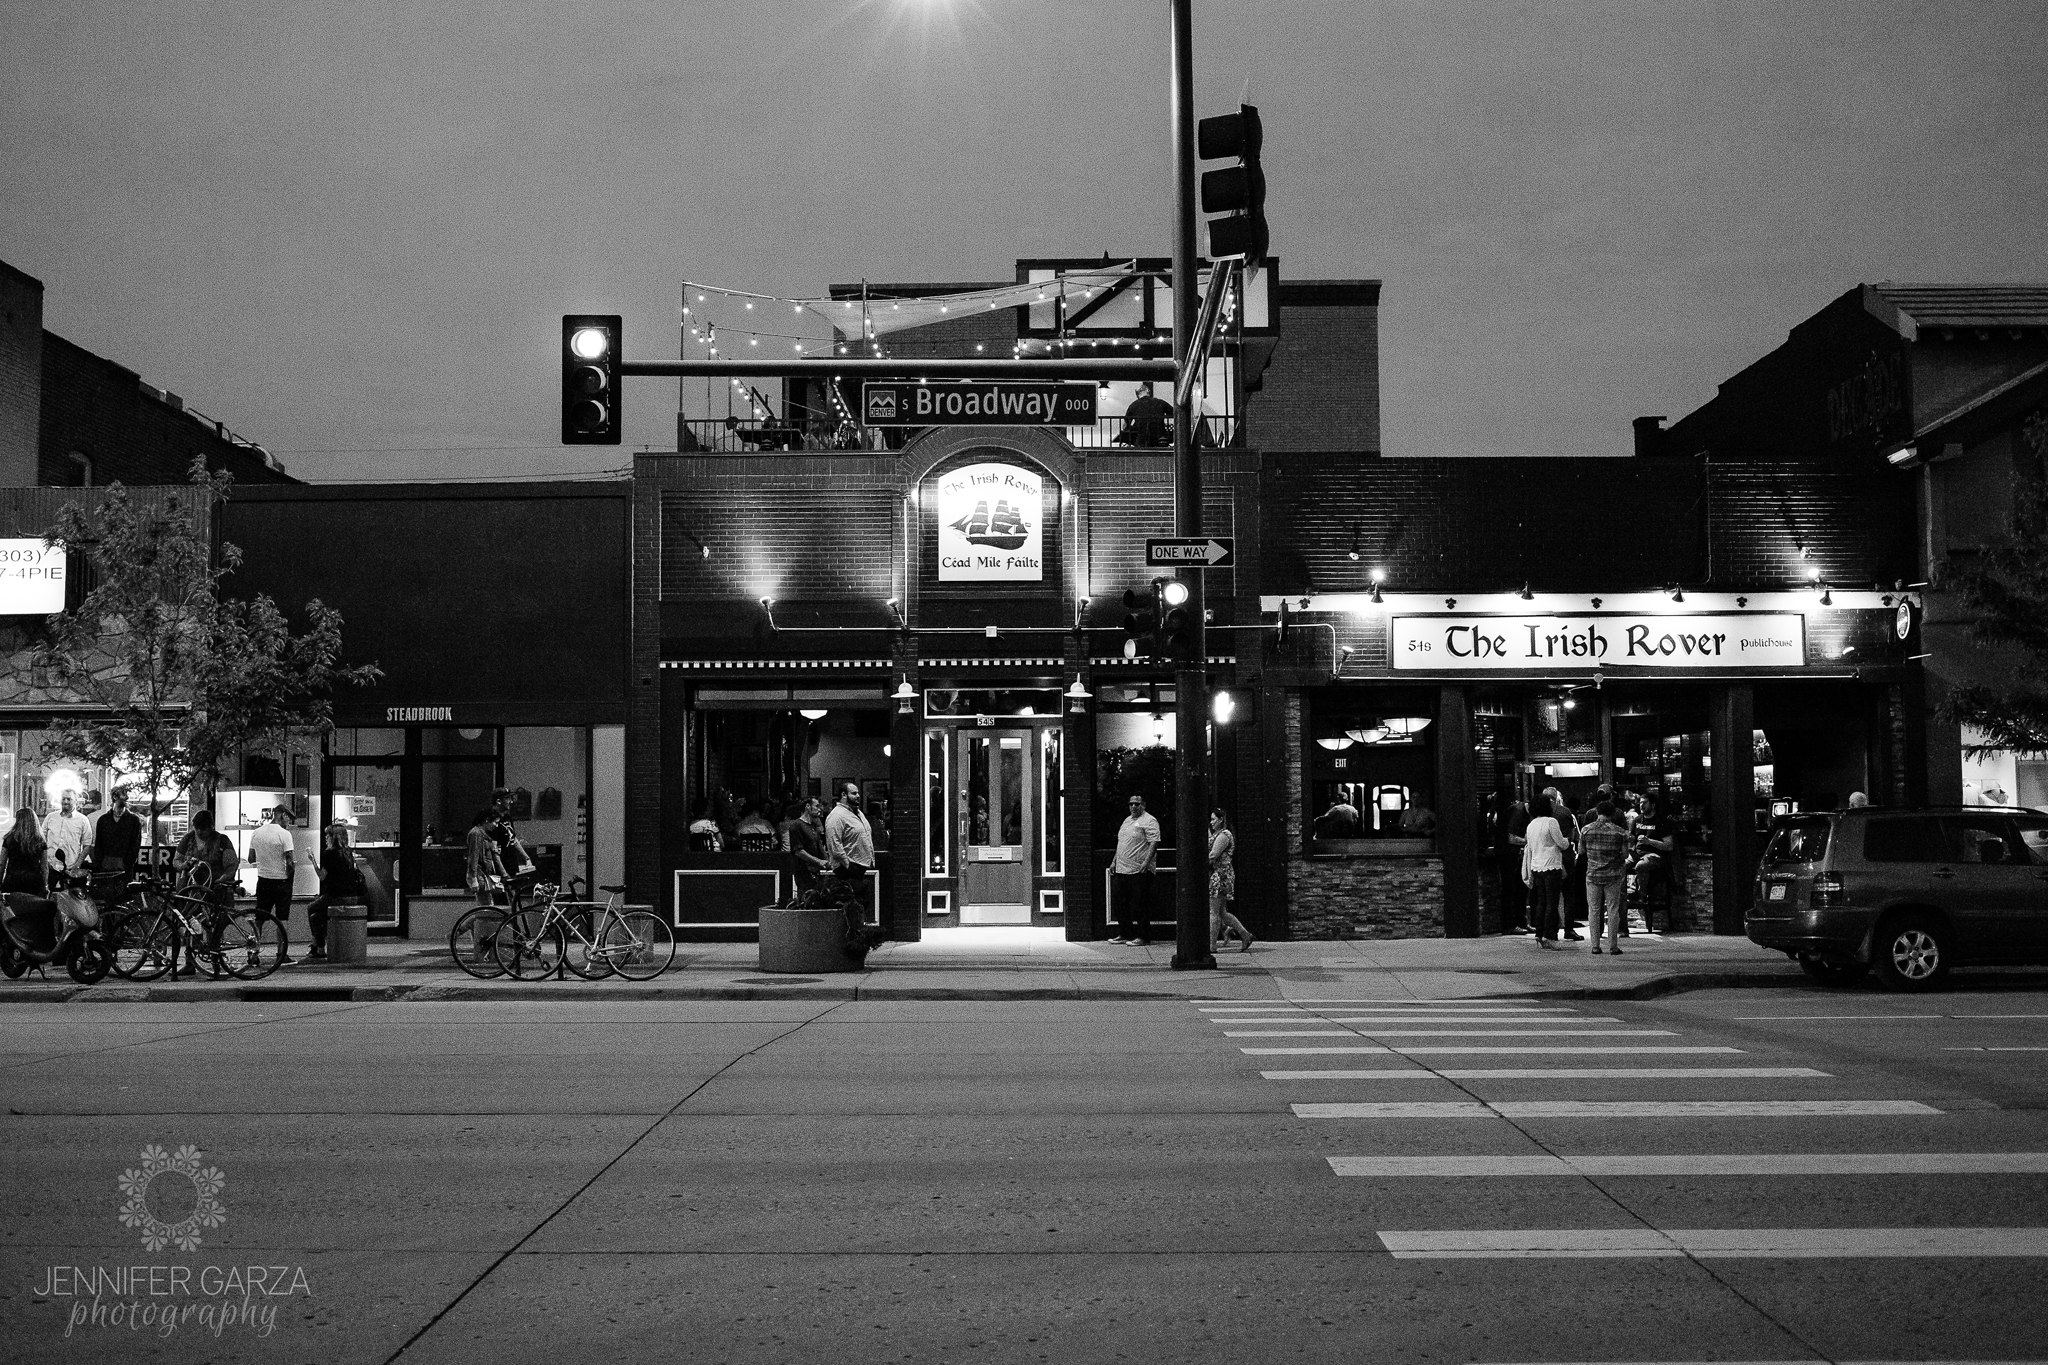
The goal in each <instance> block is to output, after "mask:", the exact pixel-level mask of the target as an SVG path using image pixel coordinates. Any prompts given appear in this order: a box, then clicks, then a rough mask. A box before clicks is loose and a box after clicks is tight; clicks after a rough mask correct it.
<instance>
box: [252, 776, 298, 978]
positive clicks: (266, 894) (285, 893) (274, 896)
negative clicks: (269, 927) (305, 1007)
mask: <svg viewBox="0 0 2048 1365" xmlns="http://www.w3.org/2000/svg"><path fill="white" fill-rule="evenodd" d="M263 815H264V822H263V824H262V825H260V826H258V827H257V830H256V832H255V833H254V834H252V835H250V836H249V861H250V862H252V863H254V864H256V917H257V918H258V919H261V918H263V916H265V915H268V916H270V917H271V918H273V919H275V920H276V921H277V923H278V928H279V929H280V930H282V929H283V928H284V927H285V925H286V924H287V923H288V922H289V921H290V919H291V913H292V830H291V824H292V813H291V812H290V811H288V810H286V809H285V808H284V807H283V806H279V807H278V808H277V809H276V810H275V811H265V812H264V813H263ZM292 961H293V959H292V956H291V953H290V952H289V950H287V951H285V952H282V953H280V954H279V955H278V959H277V965H278V966H280V967H288V966H290V965H292Z"/></svg>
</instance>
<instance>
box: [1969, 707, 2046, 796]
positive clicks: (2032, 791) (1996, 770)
mask: <svg viewBox="0 0 2048 1365" xmlns="http://www.w3.org/2000/svg"><path fill="white" fill-rule="evenodd" d="M1984 741H1985V735H1984V733H1983V731H1981V730H1977V729H1975V728H1973V727H1971V726H1967V725H1966V726H1964V727H1963V737H1962V759H1963V764H1962V766H1963V804H1964V805H1966V806H2026V807H2029V808H2031V809H2033V810H2048V758H2041V757H2022V756H2020V755H2019V754H2016V753H2014V752H2013V751H2012V750H2011V749H1990V748H1986V747H1985V744H1984Z"/></svg>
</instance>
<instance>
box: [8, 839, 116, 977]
mask: <svg viewBox="0 0 2048 1365" xmlns="http://www.w3.org/2000/svg"><path fill="white" fill-rule="evenodd" d="M84 883H85V877H84V875H83V874H72V873H70V872H67V871H66V870H65V868H64V853H63V850H61V849H60V850H58V852H57V870H56V872H54V873H53V874H52V875H51V877H50V894H49V895H48V896H31V895H28V894H27V893H25V892H20V891H9V892H7V893H6V894H5V895H4V896H0V975H5V976H6V977H7V978H8V979H9V980H12V979H14V978H15V977H18V976H20V975H22V973H24V972H26V971H27V970H28V969H29V968H30V967H37V968H43V967H47V966H49V965H50V964H51V963H61V964H63V967H64V970H65V971H67V972H69V973H70V974H71V979H72V980H73V981H76V982H78V983H79V984H80V985H81V986H90V985H92V984H93V983H94V982H96V981H99V980H101V979H103V978H104V977H105V976H106V974H107V972H108V971H109V970H111V969H112V967H113V965H114V950H113V946H112V945H111V944H109V943H108V942H107V941H106V940H105V939H103V938H102V937H100V931H99V926H100V912H99V907H98V906H96V905H94V904H93V902H92V898H91V897H90V896H89V895H87V894H86V888H85V885H84Z"/></svg>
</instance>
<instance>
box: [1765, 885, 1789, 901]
mask: <svg viewBox="0 0 2048 1365" xmlns="http://www.w3.org/2000/svg"><path fill="white" fill-rule="evenodd" d="M1789 889H1790V888H1788V887H1787V886H1786V885H1785V883H1783V882H1773V883H1771V886H1770V889H1769V890H1767V891H1766V892H1764V899H1765V900H1767V901H1781V900H1783V899H1785V892H1786V891H1787V890H1789Z"/></svg>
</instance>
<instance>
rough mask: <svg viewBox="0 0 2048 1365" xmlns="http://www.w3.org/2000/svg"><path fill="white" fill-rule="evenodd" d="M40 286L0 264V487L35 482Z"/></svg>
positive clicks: (40, 384) (38, 426) (39, 401)
mask: <svg viewBox="0 0 2048 1365" xmlns="http://www.w3.org/2000/svg"><path fill="white" fill-rule="evenodd" d="M42 392H43V285H42V281H40V280H38V279H35V278H33V277H31V276H28V275H24V274H22V273H21V272H20V271H19V270H16V269H15V268H14V267H13V266H11V265H8V264H7V263H6V262H5V261H0V486H4V487H20V486H23V485H26V484H32V483H35V482H37V479H36V471H37V467H38V466H37V450H38V441H39V440H40V436H39V432H40V430H41V418H42Z"/></svg>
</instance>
